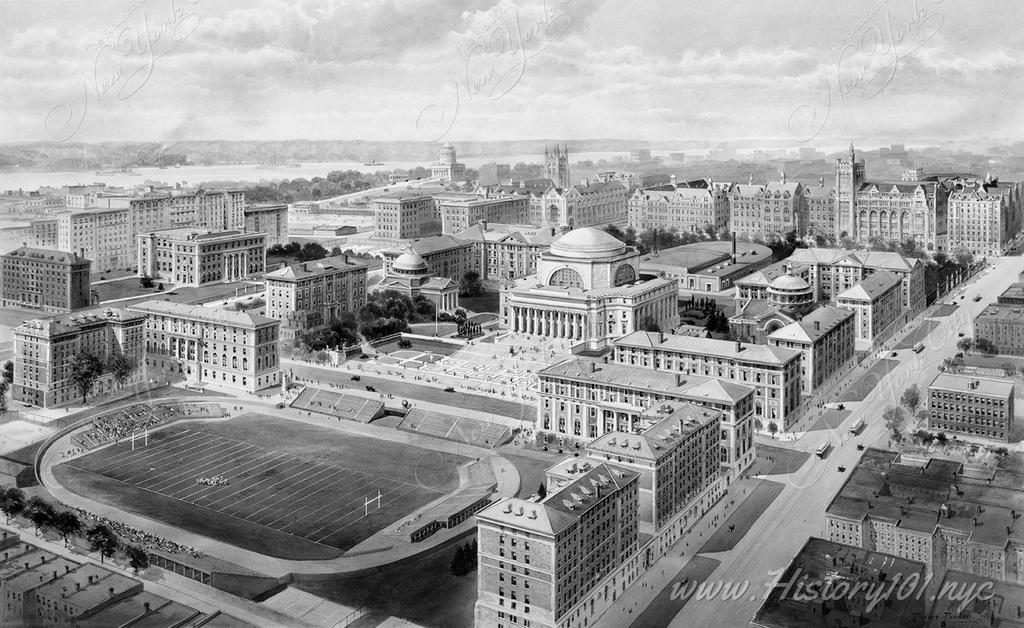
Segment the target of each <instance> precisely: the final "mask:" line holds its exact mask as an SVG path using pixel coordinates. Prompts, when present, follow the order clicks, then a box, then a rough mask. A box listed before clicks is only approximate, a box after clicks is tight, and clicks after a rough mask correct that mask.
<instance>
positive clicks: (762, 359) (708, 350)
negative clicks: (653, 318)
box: [613, 331, 800, 365]
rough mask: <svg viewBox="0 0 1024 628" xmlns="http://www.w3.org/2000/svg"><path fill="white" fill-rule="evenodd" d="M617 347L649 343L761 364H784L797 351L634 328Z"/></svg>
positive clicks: (646, 345)
mask: <svg viewBox="0 0 1024 628" xmlns="http://www.w3.org/2000/svg"><path fill="white" fill-rule="evenodd" d="M613 344H614V345H615V346H616V347H650V348H657V349H659V350H667V351H675V352H679V353H695V354H698V355H710V356H715V357H719V358H722V359H723V360H738V361H742V362H755V363H760V364H773V365H776V364H787V363H788V362H789V361H790V360H794V359H798V358H799V356H800V352H799V351H797V350H795V349H783V348H782V347H770V346H768V345H759V344H747V343H743V342H733V341H731V340H718V339H716V338H693V337H690V336H676V335H674V334H662V333H660V332H650V331H636V332H633V333H631V334H628V335H625V336H623V337H622V338H619V339H618V340H614V341H613Z"/></svg>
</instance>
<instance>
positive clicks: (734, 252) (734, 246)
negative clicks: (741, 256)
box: [732, 233, 736, 264]
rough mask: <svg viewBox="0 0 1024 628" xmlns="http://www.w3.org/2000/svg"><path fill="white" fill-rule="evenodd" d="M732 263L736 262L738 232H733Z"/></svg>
mask: <svg viewBox="0 0 1024 628" xmlns="http://www.w3.org/2000/svg"><path fill="white" fill-rule="evenodd" d="M732 263H733V264H735V263H736V234H735V233H734V234H732Z"/></svg>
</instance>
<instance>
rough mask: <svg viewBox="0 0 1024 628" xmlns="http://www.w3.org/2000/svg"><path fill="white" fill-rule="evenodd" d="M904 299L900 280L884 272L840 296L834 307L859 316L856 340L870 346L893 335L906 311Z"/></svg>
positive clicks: (837, 296)
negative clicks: (903, 310) (894, 327)
mask: <svg viewBox="0 0 1024 628" xmlns="http://www.w3.org/2000/svg"><path fill="white" fill-rule="evenodd" d="M901 295H902V291H901V288H900V279H899V278H898V277H896V276H895V275H893V274H892V273H890V272H888V271H884V270H883V271H879V272H877V273H875V274H873V275H871V276H870V277H868V278H867V279H865V280H864V281H862V282H860V283H859V284H857V285H855V286H854V287H852V288H848V289H847V290H844V291H842V292H840V293H839V294H837V295H836V297H835V303H836V305H837V306H839V307H841V308H843V309H847V310H851V311H853V313H854V314H856V317H857V318H856V322H855V323H854V325H855V328H856V331H857V336H856V337H857V340H859V341H862V342H863V343H865V344H868V345H870V344H873V343H876V342H879V341H881V340H883V339H885V337H887V336H888V335H889V333H890V332H891V331H893V326H894V325H895V324H896V322H897V320H898V319H899V318H900V314H901V313H902V309H903V308H902V301H903V300H902V296H901Z"/></svg>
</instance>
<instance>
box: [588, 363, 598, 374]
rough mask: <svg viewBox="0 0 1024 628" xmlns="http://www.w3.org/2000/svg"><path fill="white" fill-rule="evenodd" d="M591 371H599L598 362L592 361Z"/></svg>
mask: <svg viewBox="0 0 1024 628" xmlns="http://www.w3.org/2000/svg"><path fill="white" fill-rule="evenodd" d="M590 372H591V373H596V372H597V362H591V363H590Z"/></svg>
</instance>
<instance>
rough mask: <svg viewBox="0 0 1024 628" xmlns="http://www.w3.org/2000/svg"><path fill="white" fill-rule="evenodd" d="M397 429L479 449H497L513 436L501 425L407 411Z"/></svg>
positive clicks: (429, 412) (421, 411)
mask: <svg viewBox="0 0 1024 628" xmlns="http://www.w3.org/2000/svg"><path fill="white" fill-rule="evenodd" d="M398 429H400V430H403V431H406V432H415V433H418V434H429V435H430V436H436V437H438V438H444V439H446V440H454V441H458V442H460V443H466V444H467V445H477V446H480V447H497V446H498V445H501V444H502V443H504V442H505V441H506V440H508V439H509V437H511V435H512V433H511V430H510V429H509V427H508V426H507V425H502V424H501V423H490V422H488V421H481V420H479V419H471V418H469V417H458V416H452V415H450V414H443V413H441V412H435V411H433V410H421V409H419V408H413V409H412V410H410V411H409V414H407V415H406V416H405V418H404V419H402V422H401V423H399V424H398Z"/></svg>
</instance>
